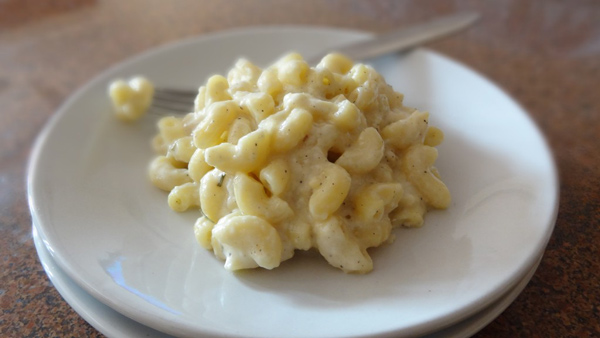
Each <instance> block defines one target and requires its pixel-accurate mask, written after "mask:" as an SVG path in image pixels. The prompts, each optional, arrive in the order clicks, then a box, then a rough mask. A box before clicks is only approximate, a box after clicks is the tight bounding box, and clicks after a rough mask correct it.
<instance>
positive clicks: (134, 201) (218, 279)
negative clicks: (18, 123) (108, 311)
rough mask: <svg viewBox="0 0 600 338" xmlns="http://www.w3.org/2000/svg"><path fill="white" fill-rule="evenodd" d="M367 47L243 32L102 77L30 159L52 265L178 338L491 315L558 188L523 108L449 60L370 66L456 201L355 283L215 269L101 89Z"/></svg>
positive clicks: (330, 272) (276, 31)
mask: <svg viewBox="0 0 600 338" xmlns="http://www.w3.org/2000/svg"><path fill="white" fill-rule="evenodd" d="M367 36H368V35H367V34H365V33H360V32H354V31H342V30H332V29H320V28H306V27H296V28H293V27H291V28H290V27H288V28H283V27H272V28H256V29H248V30H245V31H235V32H228V33H221V34H215V35H210V36H206V37H202V38H198V39H192V40H186V41H183V42H180V43H176V44H172V45H168V46H165V47H162V48H159V49H156V50H152V51H149V52H147V53H144V54H143V55H141V56H139V57H136V58H134V59H131V60H129V61H127V62H125V63H122V64H120V65H118V66H116V67H114V68H111V69H109V70H107V71H106V72H104V73H102V74H101V75H100V76H98V77H97V78H95V79H94V80H93V81H91V82H90V83H89V84H87V85H86V86H85V87H83V88H82V89H81V90H79V91H77V92H76V93H75V94H74V95H73V96H72V97H71V98H70V99H69V100H68V101H67V102H66V103H65V104H64V105H63V106H62V107H61V108H60V109H59V111H58V112H57V113H56V115H55V116H54V117H53V118H52V119H51V121H50V122H49V123H48V126H47V127H46V128H45V130H44V131H43V132H42V134H41V135H40V137H39V139H38V141H37V143H36V146H35V148H34V150H33V153H32V158H31V162H30V170H29V175H28V180H29V181H28V189H29V197H30V206H31V211H32V215H33V218H34V220H35V221H36V222H37V223H38V224H39V232H40V236H41V237H42V238H43V240H44V241H45V243H46V244H47V246H48V248H49V250H50V252H51V254H52V257H53V258H54V259H55V261H56V262H57V263H58V264H59V266H60V267H61V268H62V269H63V270H64V271H65V272H66V273H67V275H68V276H69V277H70V278H71V279H73V281H75V282H76V283H77V284H78V285H79V286H80V287H82V288H83V289H84V290H85V291H86V292H88V293H89V294H91V295H92V296H93V297H95V298H96V299H98V300H99V301H101V302H102V303H104V304H106V305H108V306H109V307H111V308H113V309H115V310H116V311H118V312H120V313H122V314H123V315H125V316H127V317H130V318H132V319H134V320H136V321H138V322H140V323H143V324H145V325H148V326H150V327H152V328H155V329H157V330H160V331H163V332H167V333H170V334H175V335H182V336H197V335H201V334H204V335H222V336H233V335H235V336H238V335H245V336H254V337H258V336H262V337H293V336H301V337H327V336H375V335H394V336H399V335H423V334H427V333H430V332H434V331H437V330H439V329H440V328H442V327H446V326H448V325H450V324H453V323H457V322H458V321H460V320H463V319H465V318H467V317H468V316H471V315H472V314H474V313H475V312H477V311H478V310H481V309H483V308H484V307H485V306H487V305H489V304H491V303H492V302H493V301H494V300H496V299H497V298H498V297H500V296H501V295H502V294H504V293H505V292H507V291H508V290H509V289H510V288H512V287H513V286H515V285H516V284H517V283H518V281H519V280H520V279H521V277H522V276H524V275H525V273H526V272H527V271H528V270H529V269H530V268H531V266H533V264H534V262H535V260H536V259H537V257H539V256H540V255H541V254H542V252H543V250H544V248H545V246H546V243H547V241H548V239H549V237H550V235H551V232H552V229H553V226H554V221H555V218H556V211H557V205H558V198H557V196H558V194H557V190H558V184H557V176H556V170H555V167H554V163H553V160H552V156H551V154H550V151H549V149H548V147H547V145H546V143H545V142H544V139H543V137H542V136H541V134H540V132H539V131H538V129H537V128H536V126H535V125H534V124H533V122H532V121H531V119H530V118H529V117H528V116H527V114H526V113H525V112H524V111H523V109H521V108H520V107H519V105H518V104H516V103H515V102H514V101H513V100H512V99H511V98H509V97H508V96H507V95H506V94H505V93H503V92H502V91H501V90H499V89H498V88H497V87H496V86H494V85H493V84H492V83H490V82H489V81H488V80H486V79H484V78H483V77H481V76H479V75H478V74H476V73H474V72H473V71H472V70H470V69H468V68H466V67H464V66H462V65H460V64H458V63H456V62H454V61H452V60H449V59H447V58H445V57H443V56H441V55H438V54H436V53H433V52H430V51H427V50H417V51H414V52H412V53H410V54H408V55H402V56H400V55H395V56H389V57H385V58H381V59H378V60H375V61H373V62H372V63H373V65H374V66H375V67H376V68H377V69H378V70H379V71H380V72H382V73H383V74H384V76H385V77H386V79H387V80H388V82H389V83H391V84H392V85H393V86H394V87H395V88H396V89H397V90H399V91H401V92H403V93H405V94H406V102H407V104H408V105H411V106H415V107H418V108H420V109H422V110H429V111H430V112H431V121H430V123H431V124H432V125H436V126H439V127H441V128H442V130H444V131H445V134H446V141H445V143H444V144H443V145H441V146H440V147H439V151H440V157H439V159H438V162H437V166H438V168H439V169H440V172H441V173H442V176H443V178H444V181H445V182H447V184H448V186H449V188H450V191H451V192H452V194H453V203H452V205H451V207H450V208H449V209H448V210H446V211H435V212H431V213H430V214H428V216H427V219H426V224H425V226H424V227H423V228H421V229H413V230H407V229H399V230H398V231H396V235H397V240H396V242H395V243H394V244H393V245H389V246H385V247H382V248H380V249H376V250H372V251H371V252H372V255H373V258H374V261H375V270H374V271H373V272H372V273H370V274H368V275H364V276H358V275H345V274H343V273H340V272H339V271H337V270H335V269H332V268H330V267H329V266H328V265H327V264H326V263H325V262H324V261H323V260H322V259H319V258H318V257H315V256H314V255H310V254H300V255H298V257H296V258H295V259H293V260H291V261H289V262H286V263H284V264H283V265H282V266H281V267H279V268H278V269H275V270H273V271H265V270H252V271H244V272H241V273H237V274H233V273H230V272H228V271H225V270H224V269H223V268H222V262H220V261H218V260H216V259H215V258H214V257H213V255H212V253H210V252H207V251H206V250H204V249H202V248H201V247H199V245H197V244H196V243H195V239H194V236H193V234H192V224H193V221H194V220H195V218H196V217H197V216H198V215H197V214H196V213H193V212H191V213H184V214H178V213H174V212H172V211H171V210H170V209H169V208H168V206H167V204H166V194H165V193H164V192H162V191H159V190H158V189H156V188H154V187H153V186H152V185H151V184H150V183H149V182H148V180H147V177H146V166H147V164H148V162H149V161H150V159H151V158H152V152H151V150H150V147H149V145H148V142H149V139H150V138H151V136H152V135H153V134H154V126H153V124H154V121H152V120H151V119H147V120H145V121H144V122H142V123H139V124H135V125H129V124H123V123H120V122H119V121H117V120H116V119H114V118H113V117H112V116H111V114H110V105H109V102H108V100H107V98H106V87H107V85H108V83H109V82H110V81H111V80H112V79H114V78H116V77H123V76H131V75H135V74H144V75H146V76H148V77H149V78H150V79H151V80H152V81H154V82H155V83H157V84H158V85H160V86H181V87H198V86H199V85H200V84H202V83H203V82H204V81H205V79H206V78H207V76H209V75H211V74H213V73H224V72H225V71H226V69H228V68H230V67H231V65H232V64H233V63H234V61H235V60H236V59H237V58H238V57H239V56H242V55H243V56H246V57H248V58H250V59H251V60H254V61H256V62H257V63H259V64H263V65H264V64H267V63H269V62H270V61H272V60H273V59H275V58H276V57H277V56H279V55H281V54H283V53H284V52H286V51H289V50H297V51H300V52H302V53H304V54H305V55H306V56H307V57H309V56H310V55H312V54H314V53H316V52H318V51H319V50H320V49H322V48H327V47H328V46H332V45H335V44H340V43H344V42H347V41H352V40H357V39H361V38H365V37H367Z"/></svg>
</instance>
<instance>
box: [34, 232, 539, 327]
mask: <svg viewBox="0 0 600 338" xmlns="http://www.w3.org/2000/svg"><path fill="white" fill-rule="evenodd" d="M32 232H33V241H34V243H35V247H36V249H37V252H38V257H39V258H40V262H41V263H42V266H43V267H44V270H45V271H46V273H47V274H48V277H49V278H50V280H51V281H52V284H53V285H54V287H56V289H57V290H58V292H59V293H60V294H61V296H62V297H63V298H64V299H65V300H66V301H67V303H69V305H71V307H73V309H74V310H75V311H76V312H77V313H78V314H79V315H81V316H82V317H83V319H85V320H86V321H87V322H88V323H90V324H91V325H92V326H93V327H95V328H96V329H97V330H98V331H100V332H102V333H103V334H104V335H106V336H108V337H114V338H120V337H123V338H169V337H172V336H170V335H167V334H166V333H162V332H160V331H156V330H153V329H151V328H149V327H147V326H144V325H142V324H140V323H138V322H136V321H133V320H131V319H129V318H127V317H125V316H123V315H121V314H119V313H118V312H116V311H115V310H113V309H111V308H110V307H108V306H106V305H104V304H102V303H100V302H99V301H97V300H96V299H95V298H94V297H92V296H90V295H89V294H88V293H87V292H85V291H84V290H83V289H82V288H80V287H79V286H78V285H77V284H76V283H75V282H73V280H71V278H69V277H68V276H67V275H66V274H65V273H64V272H63V271H62V270H61V269H60V267H58V265H57V264H56V262H54V259H52V256H51V255H50V253H49V252H48V249H47V248H46V246H45V245H44V243H43V242H42V239H41V238H40V236H38V232H37V228H36V226H35V224H34V226H33V229H32ZM538 264H539V261H538V262H537V263H536V264H535V265H534V266H533V268H531V270H529V271H528V272H527V275H526V276H525V277H524V278H523V279H522V280H521V281H519V283H518V284H517V285H516V286H515V287H514V288H512V289H511V290H510V291H508V292H507V293H506V294H505V295H503V296H502V297H500V299H498V300H497V301H495V302H494V303H493V304H492V305H490V306H488V307H487V308H485V309H483V310H482V311H479V312H478V313H476V314H475V315H473V316H471V317H469V318H467V319H465V320H463V321H461V322H459V323H457V324H455V325H452V326H450V327H448V328H445V329H443V330H441V331H436V332H434V333H431V334H429V335H426V336H423V337H422V338H463V337H470V336H471V335H473V334H475V333H476V332H478V331H479V330H481V329H482V328H483V327H485V326H486V325H487V324H489V323H490V322H491V321H492V320H494V319H495V318H496V317H497V316H498V315H500V313H502V311H504V310H505V309H506V308H507V307H508V306H509V305H510V304H511V303H512V302H513V300H515V298H517V296H518V295H519V294H520V293H521V291H522V290H523V289H524V288H525V286H526V285H527V283H528V282H529V280H530V279H531V277H532V276H533V274H534V273H535V270H536V269H537V267H538Z"/></svg>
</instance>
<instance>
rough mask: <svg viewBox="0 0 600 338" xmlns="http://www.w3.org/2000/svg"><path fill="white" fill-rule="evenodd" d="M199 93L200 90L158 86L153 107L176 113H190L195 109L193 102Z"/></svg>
mask: <svg viewBox="0 0 600 338" xmlns="http://www.w3.org/2000/svg"><path fill="white" fill-rule="evenodd" d="M197 95H198V92H197V91H192V90H179V89H170V88H156V89H155V90H154V97H153V100H152V107H153V108H159V109H160V110H163V111H168V112H174V113H189V112H191V111H192V110H193V103H194V100H195V98H196V96H197Z"/></svg>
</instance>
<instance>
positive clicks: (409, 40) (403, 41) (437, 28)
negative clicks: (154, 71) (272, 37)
mask: <svg viewBox="0 0 600 338" xmlns="http://www.w3.org/2000/svg"><path fill="white" fill-rule="evenodd" d="M478 19H479V14H477V13H474V12H467V13H461V14H454V15H450V16H445V17H442V18H437V19H434V20H431V21H428V22H425V23H422V24H419V25H416V26H413V27H409V28H401V29H398V30H393V31H390V32H388V33H384V34H380V35H376V36H375V37H373V38H370V39H366V40H361V41H359V42H356V43H351V44H349V45H346V46H341V47H337V48H333V49H330V50H327V51H324V52H323V53H321V54H319V55H317V56H315V57H313V58H310V59H308V60H307V62H308V63H309V64H313V63H316V62H318V61H320V60H321V58H322V57H323V56H325V55H326V54H327V53H326V52H332V51H336V52H338V53H341V54H344V55H346V56H347V57H349V58H350V59H353V60H356V61H358V60H366V59H369V58H373V57H377V56H381V55H384V54H387V53H391V52H401V51H406V50H408V49H410V48H413V47H415V46H418V45H421V44H424V43H426V42H430V41H433V40H437V39H440V38H442V37H445V36H448V35H450V34H453V33H456V32H458V31H460V30H462V29H464V28H466V27H468V26H470V25H471V24H473V23H475V22H476V21H477V20H478ZM196 95H198V91H197V90H189V89H174V88H155V91H154V97H153V101H152V106H151V108H154V109H152V110H154V111H158V112H159V113H164V112H167V113H173V114H183V113H189V112H191V111H193V102H194V99H195V98H196Z"/></svg>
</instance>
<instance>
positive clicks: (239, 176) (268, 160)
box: [127, 53, 450, 273]
mask: <svg viewBox="0 0 600 338" xmlns="http://www.w3.org/2000/svg"><path fill="white" fill-rule="evenodd" d="M132 87H133V86H132ZM142 101H143V100H142ZM402 102H403V95H402V94H400V93H397V92H395V91H394V90H393V89H392V88H391V86H390V85H388V84H386V82H385V80H384V78H383V77H382V76H381V75H380V74H378V73H377V72H376V71H375V70H374V69H373V68H372V67H370V66H367V65H364V64H353V62H352V61H351V60H349V59H348V58H346V57H344V56H342V55H339V54H329V55H327V56H325V57H324V58H323V59H322V60H321V62H320V63H319V64H318V65H317V66H316V67H310V66H309V65H308V64H307V63H306V62H305V61H304V60H303V59H302V57H301V56H300V55H299V54H296V53H292V54H289V55H287V56H285V57H283V58H282V59H280V60H279V61H277V62H276V63H275V64H273V65H272V66H270V67H268V68H266V69H261V68H259V67H257V66H255V65H254V64H252V63H250V62H249V61H247V60H244V59H241V60H239V61H237V63H236V64H235V66H234V67H233V69H231V70H230V71H229V74H228V76H227V78H225V77H223V76H221V75H214V76H212V77H210V78H209V79H208V81H207V83H206V85H204V86H202V87H200V89H199V92H198V96H197V98H196V100H195V103H194V104H195V108H194V112H192V113H190V114H188V115H186V116H184V117H173V116H169V117H164V118H162V119H161V120H160V121H159V122H158V130H159V132H158V135H157V136H156V137H155V138H154V140H153V146H154V148H155V150H156V151H157V152H158V154H159V155H158V156H157V157H156V158H155V159H154V160H153V162H152V163H151V165H150V170H149V173H150V178H151V180H152V182H153V183H154V184H155V185H156V186H157V187H159V188H161V189H163V190H166V191H169V196H168V204H169V206H170V207H171V208H172V209H173V210H175V211H185V210H188V209H197V208H201V210H202V213H203V215H202V217H200V218H199V219H198V220H197V222H196V223H195V225H194V232H195V236H196V238H197V240H198V242H199V243H200V244H201V245H202V246H203V247H205V248H206V249H209V250H212V251H214V254H215V255H216V256H217V257H218V258H220V259H222V260H224V261H225V268H226V269H229V270H238V269H247V268H255V267H263V268H266V269H272V268H275V267H277V266H279V264H280V263H281V262H282V261H285V260H287V259H290V258H291V257H292V256H293V255H294V252H295V250H309V249H311V248H315V249H316V250H318V251H319V252H320V254H321V255H322V256H323V257H324V258H325V259H326V260H327V262H329V264H331V265H332V266H334V267H337V268H339V269H341V270H343V271H345V272H349V273H366V272H369V271H371V270H372V269H373V262H372V260H371V257H370V256H369V253H368V252H367V250H368V249H369V248H372V247H377V246H379V245H381V244H383V243H386V242H391V241H392V240H393V235H392V233H391V231H392V228H394V227H396V226H399V225H403V226H406V227H419V226H421V225H422V224H423V217H424V214H425V213H426V211H427V209H428V208H441V209H443V208H446V207H448V205H449V204H450V193H449V191H448V189H447V188H446V186H445V185H444V183H443V182H442V181H441V180H440V175H439V173H438V171H437V170H436V169H435V167H433V164H434V162H435V160H436V158H437V150H436V149H435V148H434V147H435V146H436V145H438V144H439V143H440V142H441V141H442V139H443V134H442V132H441V131H440V130H439V129H437V128H435V127H431V126H429V123H428V121H429V114H428V113H426V112H422V111H418V110H416V109H413V108H409V107H406V106H404V105H403V103H402ZM133 115H135V114H133ZM127 116H129V115H127Z"/></svg>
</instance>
